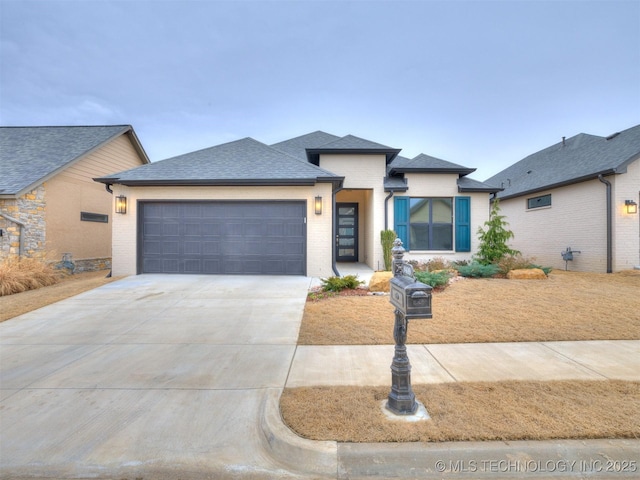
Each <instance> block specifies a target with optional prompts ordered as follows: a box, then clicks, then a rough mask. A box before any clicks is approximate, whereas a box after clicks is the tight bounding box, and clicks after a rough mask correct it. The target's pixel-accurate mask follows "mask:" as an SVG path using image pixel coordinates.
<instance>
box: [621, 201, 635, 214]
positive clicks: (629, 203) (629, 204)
mask: <svg viewBox="0 0 640 480" xmlns="http://www.w3.org/2000/svg"><path fill="white" fill-rule="evenodd" d="M624 206H625V208H626V209H627V213H638V204H637V203H636V202H634V201H633V200H625V201H624Z"/></svg>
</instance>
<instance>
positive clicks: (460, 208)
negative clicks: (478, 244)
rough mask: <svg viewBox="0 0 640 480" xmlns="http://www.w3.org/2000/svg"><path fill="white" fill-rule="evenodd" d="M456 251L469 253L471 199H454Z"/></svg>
mask: <svg viewBox="0 0 640 480" xmlns="http://www.w3.org/2000/svg"><path fill="white" fill-rule="evenodd" d="M456 251H457V252H470V251H471V197H456Z"/></svg>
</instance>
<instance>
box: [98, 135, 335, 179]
mask: <svg viewBox="0 0 640 480" xmlns="http://www.w3.org/2000/svg"><path fill="white" fill-rule="evenodd" d="M96 181H99V182H102V183H118V184H122V185H312V184H315V183H316V182H319V181H320V182H322V181H327V182H338V183H339V182H341V181H342V177H340V176H338V175H335V174H333V173H331V172H328V171H327V170H323V169H321V168H319V167H316V166H315V165H311V164H309V163H307V162H305V161H303V160H299V159H298V158H295V157H293V156H291V155H289V154H287V153H284V152H281V151H279V150H276V149H275V148H272V147H270V146H268V145H266V144H264V143H261V142H258V141H257V140H254V139H253V138H249V137H247V138H243V139H241V140H236V141H233V142H229V143H224V144H222V145H217V146H214V147H210V148H206V149H203V150H198V151H195V152H191V153H187V154H184V155H179V156H177V157H172V158H168V159H166V160H162V161H159V162H154V163H151V164H149V165H143V166H141V167H137V168H134V169H131V170H127V171H124V172H119V173H115V174H113V175H108V176H106V177H102V178H98V179H96Z"/></svg>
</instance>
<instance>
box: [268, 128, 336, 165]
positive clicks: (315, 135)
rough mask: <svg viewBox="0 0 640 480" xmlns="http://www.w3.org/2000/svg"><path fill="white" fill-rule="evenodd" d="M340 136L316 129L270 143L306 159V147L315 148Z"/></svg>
mask: <svg viewBox="0 0 640 480" xmlns="http://www.w3.org/2000/svg"><path fill="white" fill-rule="evenodd" d="M339 138H340V137H338V136H336V135H332V134H330V133H326V132H323V131H320V130H317V131H315V132H312V133H307V134H306V135H301V136H299V137H295V138H292V139H290V140H285V141H283V142H278V143H274V144H273V145H271V146H272V147H273V148H275V149H276V150H280V151H281V152H284V153H288V154H289V155H293V156H294V157H296V158H299V159H301V160H305V161H306V160H307V150H306V149H307V148H317V147H320V146H322V145H326V144H327V143H331V142H334V141H335V140H338V139H339Z"/></svg>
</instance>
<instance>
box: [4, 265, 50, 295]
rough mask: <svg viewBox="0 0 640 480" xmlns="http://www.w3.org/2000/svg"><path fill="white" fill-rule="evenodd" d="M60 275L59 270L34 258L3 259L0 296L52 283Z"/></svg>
mask: <svg viewBox="0 0 640 480" xmlns="http://www.w3.org/2000/svg"><path fill="white" fill-rule="evenodd" d="M60 276H61V273H60V272H58V271H56V270H55V269H54V268H52V267H51V266H50V265H48V264H47V263H45V262H44V261H41V260H38V259H35V258H8V259H5V260H3V261H2V262H1V263H0V297H1V296H3V295H11V294H14V293H20V292H25V291H27V290H33V289H36V288H40V287H46V286H47V285H53V284H54V283H57V282H58V280H60Z"/></svg>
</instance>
